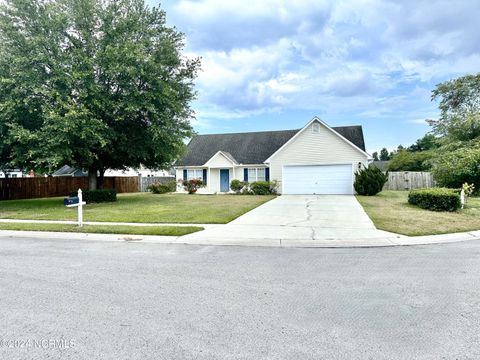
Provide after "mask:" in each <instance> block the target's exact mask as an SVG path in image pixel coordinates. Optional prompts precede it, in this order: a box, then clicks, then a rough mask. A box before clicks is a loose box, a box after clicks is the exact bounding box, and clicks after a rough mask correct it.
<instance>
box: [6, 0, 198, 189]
mask: <svg viewBox="0 0 480 360" xmlns="http://www.w3.org/2000/svg"><path fill="white" fill-rule="evenodd" d="M165 16H166V15H165V12H164V11H162V10H161V9H159V8H150V7H148V6H146V5H145V4H144V1H143V0H117V1H113V0H111V1H110V0H57V1H42V0H7V1H6V2H5V3H4V4H3V5H0V135H1V138H2V141H1V143H0V163H1V164H7V165H8V166H11V167H13V166H16V167H21V168H33V169H39V170H47V171H52V170H54V169H56V168H57V167H59V166H61V165H64V164H69V165H72V166H76V167H80V168H86V169H89V173H90V176H93V177H96V174H97V171H100V172H101V171H102V170H104V169H105V168H114V169H122V168H125V167H138V166H140V164H143V165H145V166H147V167H152V168H160V167H166V166H169V165H171V163H172V162H173V161H174V160H175V158H177V156H178V155H179V154H180V153H181V152H182V151H183V150H184V147H185V145H184V140H185V139H186V138H188V137H190V136H191V135H192V127H191V125H190V120H191V119H192V117H193V111H192V109H191V108H190V103H191V101H192V100H193V99H194V98H195V90H194V82H193V81H194V79H195V77H196V74H197V71H198V69H199V66H200V61H199V59H188V58H186V57H184V56H183V55H182V51H183V47H184V38H183V34H181V33H180V32H178V31H177V30H176V29H175V28H170V27H168V26H166V23H165ZM93 186H95V184H94V185H93Z"/></svg>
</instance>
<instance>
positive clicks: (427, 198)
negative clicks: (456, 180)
mask: <svg viewBox="0 0 480 360" xmlns="http://www.w3.org/2000/svg"><path fill="white" fill-rule="evenodd" d="M408 203H409V204H412V205H416V206H418V207H421V208H422V209H427V210H433V211H455V210H458V209H460V207H461V206H462V204H461V200H460V193H459V191H458V190H456V189H448V188H431V189H412V190H410V192H409V194H408Z"/></svg>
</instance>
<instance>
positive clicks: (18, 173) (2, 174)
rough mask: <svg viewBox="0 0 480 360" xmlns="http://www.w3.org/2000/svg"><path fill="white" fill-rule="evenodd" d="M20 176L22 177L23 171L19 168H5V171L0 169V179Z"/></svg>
mask: <svg viewBox="0 0 480 360" xmlns="http://www.w3.org/2000/svg"><path fill="white" fill-rule="evenodd" d="M5 173H6V174H5ZM5 175H6V176H5ZM5 177H8V178H21V177H24V175H23V171H22V170H20V169H12V170H6V171H5V172H3V171H0V179H1V178H5Z"/></svg>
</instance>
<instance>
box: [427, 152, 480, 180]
mask: <svg viewBox="0 0 480 360" xmlns="http://www.w3.org/2000/svg"><path fill="white" fill-rule="evenodd" d="M447 150H448V151H447ZM479 164H480V145H478V144H477V145H475V144H472V146H471V147H469V146H468V147H463V148H459V149H449V148H445V150H442V151H441V152H439V154H438V155H437V156H436V157H435V158H434V159H433V168H432V174H433V177H434V179H435V181H436V182H437V183H438V185H439V186H444V187H449V188H457V187H458V188H459V187H461V186H462V184H464V183H466V182H468V183H469V184H474V185H475V187H476V188H477V189H480V166H479Z"/></svg>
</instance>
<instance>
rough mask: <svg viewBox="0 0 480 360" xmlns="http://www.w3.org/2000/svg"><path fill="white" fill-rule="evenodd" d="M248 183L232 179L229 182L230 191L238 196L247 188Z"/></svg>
mask: <svg viewBox="0 0 480 360" xmlns="http://www.w3.org/2000/svg"><path fill="white" fill-rule="evenodd" d="M247 185H248V183H247V182H245V181H240V180H237V179H234V180H232V181H231V182H230V189H232V190H233V191H234V192H235V193H236V194H240V193H241V192H242V190H244V189H245V188H246V187H247Z"/></svg>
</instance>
